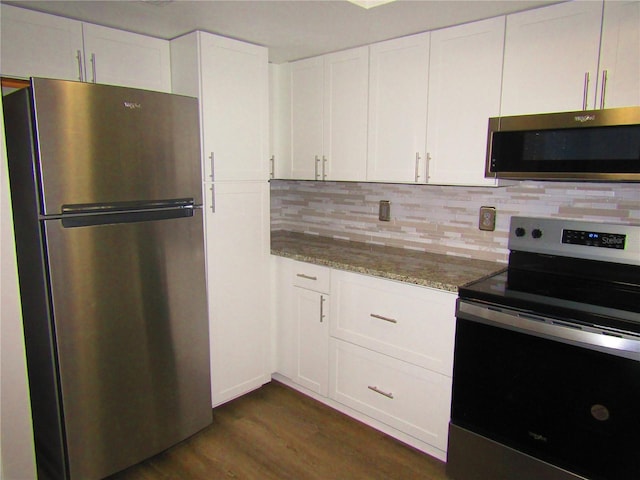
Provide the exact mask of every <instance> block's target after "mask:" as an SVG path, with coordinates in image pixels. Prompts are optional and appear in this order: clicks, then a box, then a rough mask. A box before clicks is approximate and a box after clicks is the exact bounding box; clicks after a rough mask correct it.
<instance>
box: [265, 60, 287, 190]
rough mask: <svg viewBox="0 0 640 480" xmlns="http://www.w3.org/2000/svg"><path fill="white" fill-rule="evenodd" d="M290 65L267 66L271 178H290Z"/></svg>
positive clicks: (271, 64)
mask: <svg viewBox="0 0 640 480" xmlns="http://www.w3.org/2000/svg"><path fill="white" fill-rule="evenodd" d="M290 83H291V65H290V64H289V63H285V64H282V65H275V64H273V63H270V64H269V161H270V162H271V165H270V177H271V178H283V179H286V178H291V95H290V92H291V86H290Z"/></svg>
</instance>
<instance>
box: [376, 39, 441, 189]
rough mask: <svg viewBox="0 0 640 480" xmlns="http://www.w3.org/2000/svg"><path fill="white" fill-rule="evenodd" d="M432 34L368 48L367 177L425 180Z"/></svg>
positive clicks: (402, 180)
mask: <svg viewBox="0 0 640 480" xmlns="http://www.w3.org/2000/svg"><path fill="white" fill-rule="evenodd" d="M429 38H430V34H429V33H426V34H420V35H412V36H409V37H404V38H400V39H398V40H389V41H387V42H381V43H376V44H374V45H371V47H370V71H369V139H368V145H369V151H368V159H367V180H368V181H374V182H383V181H386V182H419V183H424V182H425V181H426V177H425V165H426V164H425V161H424V159H425V143H426V134H427V84H428V74H429Z"/></svg>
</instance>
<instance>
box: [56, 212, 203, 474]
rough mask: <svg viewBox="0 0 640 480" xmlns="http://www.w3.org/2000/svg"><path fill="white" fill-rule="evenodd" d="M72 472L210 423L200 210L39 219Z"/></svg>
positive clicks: (154, 449)
mask: <svg viewBox="0 0 640 480" xmlns="http://www.w3.org/2000/svg"><path fill="white" fill-rule="evenodd" d="M45 233H46V242H47V257H48V262H49V275H50V278H49V280H50V286H49V288H50V292H51V304H52V317H53V323H54V329H55V337H54V342H55V348H56V350H57V353H58V358H57V361H58V369H59V381H60V390H61V395H60V396H61V404H62V410H63V415H64V430H65V436H66V448H67V457H68V468H69V472H70V477H71V478H72V479H82V480H88V479H97V478H103V477H105V476H107V475H109V474H112V473H114V472H117V471H119V470H122V469H124V468H126V467H128V466H130V465H132V464H135V463H137V462H139V461H141V460H143V459H145V458H147V457H150V456H152V455H154V454H156V453H158V452H160V451H162V450H164V449H166V448H168V447H169V446H171V445H173V444H175V443H177V442H179V441H181V440H183V439H185V438H186V437H188V436H190V435H192V434H193V433H195V432H196V431H198V430H200V429H202V428H203V427H205V426H207V425H208V424H210V423H211V420H212V411H211V397H210V376H209V340H208V319H207V307H206V294H205V273H204V265H205V261H204V246H203V231H202V211H201V210H200V209H196V210H195V211H194V215H193V216H191V217H185V218H176V219H170V220H156V221H142V222H134V223H118V224H104V225H95V226H80V227H74V228H65V227H64V226H63V225H62V222H61V221H60V220H47V221H45Z"/></svg>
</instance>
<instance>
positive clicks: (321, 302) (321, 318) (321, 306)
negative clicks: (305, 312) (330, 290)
mask: <svg viewBox="0 0 640 480" xmlns="http://www.w3.org/2000/svg"><path fill="white" fill-rule="evenodd" d="M324 301H325V298H324V295H320V323H322V322H323V321H324Z"/></svg>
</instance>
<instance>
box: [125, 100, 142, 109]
mask: <svg viewBox="0 0 640 480" xmlns="http://www.w3.org/2000/svg"><path fill="white" fill-rule="evenodd" d="M123 104H124V106H125V107H126V108H128V109H129V110H139V109H141V108H142V105H141V104H140V103H138V102H127V101H124V102H123Z"/></svg>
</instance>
